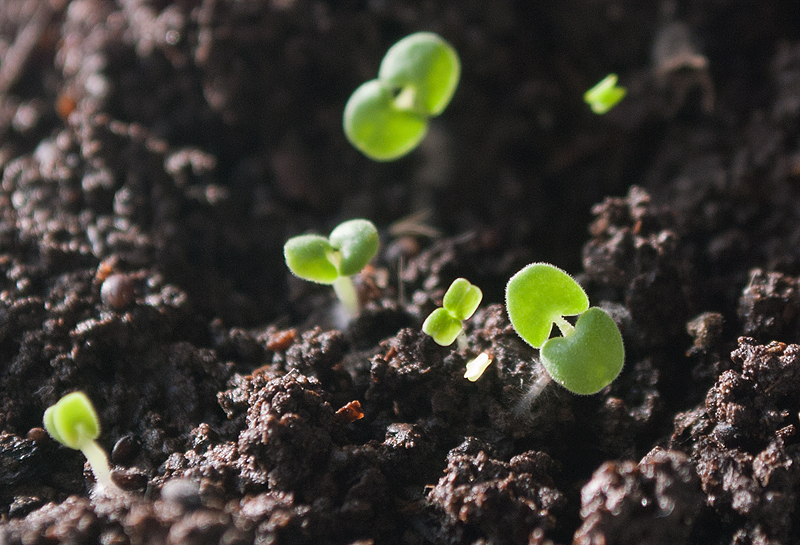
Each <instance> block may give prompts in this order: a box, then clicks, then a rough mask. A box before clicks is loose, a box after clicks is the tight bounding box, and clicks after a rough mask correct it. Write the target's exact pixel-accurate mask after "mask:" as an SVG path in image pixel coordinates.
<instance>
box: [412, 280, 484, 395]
mask: <svg viewBox="0 0 800 545" xmlns="http://www.w3.org/2000/svg"><path fill="white" fill-rule="evenodd" d="M482 299H483V292H481V290H480V288H478V287H477V286H474V285H472V284H471V283H470V282H469V280H467V279H466V278H457V279H455V280H454V281H453V283H452V284H450V287H449V288H447V292H445V294H444V298H443V300H442V307H441V308H437V309H436V310H434V311H433V312H431V314H430V315H429V316H428V317H427V318H426V319H425V322H424V323H423V324H422V331H423V332H425V333H427V334H428V335H430V336H431V337H433V340H434V341H435V342H436V343H437V344H440V345H441V346H450V345H451V344H453V342H454V341H455V340H456V339H458V338H459V337H461V336H462V335H463V333H462V331H463V327H464V326H463V323H462V322H463V320H468V319H469V318H470V317H472V315H473V314H474V313H475V310H476V309H477V308H478V305H480V304H481V300H482ZM461 338H462V339H463V337H461ZM491 363H492V357H491V356H490V355H489V354H487V353H485V352H483V353H481V354H479V355H478V357H476V358H475V359H472V360H470V361H469V362H467V371H466V373H464V378H466V379H468V380H470V381H472V382H475V381H476V380H478V379H479V378H480V377H481V375H482V374H483V372H484V371H485V370H486V368H487V367H488V366H489V364H491Z"/></svg>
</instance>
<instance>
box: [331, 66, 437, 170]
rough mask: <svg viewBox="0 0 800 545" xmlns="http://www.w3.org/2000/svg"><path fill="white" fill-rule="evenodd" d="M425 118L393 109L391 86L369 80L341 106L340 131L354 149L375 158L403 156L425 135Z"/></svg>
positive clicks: (395, 107)
mask: <svg viewBox="0 0 800 545" xmlns="http://www.w3.org/2000/svg"><path fill="white" fill-rule="evenodd" d="M427 130H428V120H427V118H426V117H424V116H421V115H419V114H416V113H413V112H409V111H404V110H400V109H398V108H397V106H396V104H395V100H394V96H393V94H392V88H391V87H390V86H389V85H388V84H387V83H384V82H382V81H380V80H376V79H374V80H371V81H368V82H366V83H365V84H363V85H362V86H361V87H359V88H358V89H356V90H355V92H354V93H353V94H352V96H351V97H350V100H348V101H347V105H346V106H345V108H344V133H345V135H346V136H347V139H348V140H349V141H350V143H351V144H353V146H355V148H356V149H358V150H359V151H360V152H361V153H363V154H364V155H366V156H367V157H370V158H371V159H374V160H376V161H391V160H393V159H397V158H399V157H402V156H403V155H406V154H407V153H409V152H410V151H411V150H413V149H414V148H415V147H417V145H418V144H419V143H420V142H421V141H422V139H423V138H424V137H425V133H426V132H427Z"/></svg>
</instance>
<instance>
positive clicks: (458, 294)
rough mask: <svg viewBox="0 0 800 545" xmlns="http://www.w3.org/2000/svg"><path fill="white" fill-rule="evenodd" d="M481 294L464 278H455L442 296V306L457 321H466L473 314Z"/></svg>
mask: <svg viewBox="0 0 800 545" xmlns="http://www.w3.org/2000/svg"><path fill="white" fill-rule="evenodd" d="M481 299H483V292H482V291H481V290H480V288H479V287H478V286H474V285H472V284H471V283H470V281H469V280H467V279H466V278H456V279H455V280H453V283H452V284H450V287H449V288H447V292H446V293H445V294H444V299H443V300H442V306H443V307H444V308H445V309H447V311H448V312H449V313H450V314H451V315H452V316H453V318H456V319H457V320H467V319H469V317H470V316H472V315H473V314H474V313H475V310H476V309H477V308H478V305H480V304H481Z"/></svg>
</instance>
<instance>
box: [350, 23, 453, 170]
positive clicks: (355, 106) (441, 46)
mask: <svg viewBox="0 0 800 545" xmlns="http://www.w3.org/2000/svg"><path fill="white" fill-rule="evenodd" d="M460 76H461V63H460V61H459V58H458V54H457V53H456V51H455V49H453V47H452V46H451V45H450V44H449V43H447V42H446V41H445V40H444V39H443V38H441V37H440V36H439V35H437V34H434V33H432V32H417V33H415V34H411V35H410V36H406V37H405V38H403V39H402V40H400V41H399V42H397V43H396V44H394V45H393V46H392V47H391V48H389V51H387V52H386V56H384V57H383V61H381V66H380V69H379V70H378V78H377V79H374V80H370V81H368V82H366V83H364V84H363V85H361V86H360V87H359V88H358V89H356V90H355V91H354V92H353V94H352V95H351V96H350V99H349V100H348V101H347V105H346V106H345V108H344V116H343V125H344V133H345V135H346V136H347V139H348V140H349V141H350V143H351V144H353V146H354V147H355V148H356V149H358V150H359V151H361V152H362V153H363V154H364V155H366V156H367V157H370V158H371V159H374V160H376V161H392V160H394V159H398V158H400V157H402V156H403V155H406V154H407V153H409V152H410V151H411V150H413V149H414V148H416V147H417V146H418V145H419V143H420V142H421V141H422V139H423V138H424V137H425V133H426V132H427V130H428V120H429V119H430V118H431V117H435V116H437V115H439V114H441V113H442V112H443V111H444V109H445V108H446V107H447V105H448V104H449V103H450V99H451V98H452V97H453V93H455V90H456V86H457V85H458V80H459V78H460Z"/></svg>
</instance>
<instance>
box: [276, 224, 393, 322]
mask: <svg viewBox="0 0 800 545" xmlns="http://www.w3.org/2000/svg"><path fill="white" fill-rule="evenodd" d="M379 243H380V240H379V237H378V230H377V229H376V228H375V225H374V224H373V223H372V222H371V221H368V220H365V219H355V220H349V221H345V222H344V223H340V224H339V225H338V226H337V227H336V228H335V229H334V230H333V231H331V234H330V236H329V237H328V238H325V237H323V236H320V235H300V236H297V237H292V238H290V239H289V240H287V241H286V244H285V245H284V247H283V255H284V257H285V259H286V265H287V266H288V267H289V270H290V271H292V273H294V274H295V275H296V276H298V277H300V278H302V279H303V280H309V281H311V282H317V283H318V284H330V285H332V286H333V289H334V291H335V292H336V295H337V296H338V297H339V300H340V301H341V302H342V305H343V306H344V307H345V309H346V310H347V311H348V313H349V314H350V315H351V316H353V315H355V314H358V295H357V294H356V290H355V288H354V287H353V281H352V279H351V278H350V277H351V276H353V275H355V274H358V273H359V272H361V270H362V269H363V268H364V267H365V266H366V265H367V263H369V261H370V260H371V259H372V258H373V256H374V255H375V254H376V253H377V252H378V245H379Z"/></svg>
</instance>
